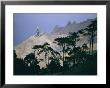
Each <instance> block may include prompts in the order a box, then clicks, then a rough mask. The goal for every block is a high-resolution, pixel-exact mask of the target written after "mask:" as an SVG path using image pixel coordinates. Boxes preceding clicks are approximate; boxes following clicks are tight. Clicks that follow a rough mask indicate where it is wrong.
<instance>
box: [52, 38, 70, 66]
mask: <svg viewBox="0 0 110 88" xmlns="http://www.w3.org/2000/svg"><path fill="white" fill-rule="evenodd" d="M54 41H55V42H54V43H57V44H58V45H59V46H61V47H62V54H63V55H62V60H63V65H64V61H65V56H66V48H67V46H68V44H67V43H68V37H61V38H56V39H54Z"/></svg>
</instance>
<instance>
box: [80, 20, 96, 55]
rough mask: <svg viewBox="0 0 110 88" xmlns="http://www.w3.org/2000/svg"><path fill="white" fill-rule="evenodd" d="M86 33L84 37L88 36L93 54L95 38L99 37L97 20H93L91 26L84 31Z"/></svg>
mask: <svg viewBox="0 0 110 88" xmlns="http://www.w3.org/2000/svg"><path fill="white" fill-rule="evenodd" d="M82 30H83V31H84V36H88V38H89V44H90V54H91V52H92V53H93V45H94V40H95V36H96V35H97V20H96V19H95V20H93V21H92V22H91V24H90V25H88V26H87V27H86V28H85V29H82Z"/></svg>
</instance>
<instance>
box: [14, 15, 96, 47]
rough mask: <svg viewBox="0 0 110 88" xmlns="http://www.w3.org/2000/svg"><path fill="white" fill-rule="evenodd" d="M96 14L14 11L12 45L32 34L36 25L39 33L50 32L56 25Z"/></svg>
mask: <svg viewBox="0 0 110 88" xmlns="http://www.w3.org/2000/svg"><path fill="white" fill-rule="evenodd" d="M96 16H97V14H96V13H14V14H13V39H14V40H13V42H14V46H16V45H18V44H20V43H21V42H23V41H24V40H26V39H27V38H29V37H30V36H32V35H34V34H35V32H36V29H37V27H39V30H40V32H41V33H45V32H46V33H51V32H52V30H53V29H54V27H55V26H56V25H59V26H62V27H64V26H65V25H66V24H67V23H68V22H69V21H71V22H74V21H76V22H77V23H79V22H83V21H85V20H87V19H93V18H96Z"/></svg>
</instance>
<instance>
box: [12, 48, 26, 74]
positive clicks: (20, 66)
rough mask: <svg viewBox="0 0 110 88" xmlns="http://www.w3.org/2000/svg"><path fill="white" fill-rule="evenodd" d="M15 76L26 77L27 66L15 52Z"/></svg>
mask: <svg viewBox="0 0 110 88" xmlns="http://www.w3.org/2000/svg"><path fill="white" fill-rule="evenodd" d="M13 52H14V67H13V68H14V75H26V74H27V71H26V65H25V63H24V61H23V59H21V58H17V55H16V51H15V50H14V51H13Z"/></svg>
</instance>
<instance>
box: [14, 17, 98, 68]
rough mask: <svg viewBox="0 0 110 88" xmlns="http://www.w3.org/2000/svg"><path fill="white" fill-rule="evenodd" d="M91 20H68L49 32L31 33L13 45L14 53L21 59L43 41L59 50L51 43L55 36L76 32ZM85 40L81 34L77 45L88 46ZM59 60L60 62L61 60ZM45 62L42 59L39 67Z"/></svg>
mask: <svg viewBox="0 0 110 88" xmlns="http://www.w3.org/2000/svg"><path fill="white" fill-rule="evenodd" d="M92 20H93V19H89V20H86V21H84V22H81V23H75V22H73V23H70V22H68V24H67V25H66V26H65V27H59V26H55V28H54V29H53V31H52V32H51V33H44V34H40V35H39V36H35V35H32V36H31V37H29V38H28V39H27V40H25V41H23V42H22V43H21V44H19V45H18V46H16V47H15V50H16V54H17V56H18V58H22V59H23V58H25V56H26V55H28V54H29V53H32V52H34V49H32V48H33V46H34V45H43V44H44V43H45V42H47V43H48V44H50V47H51V48H53V49H54V50H55V51H58V52H59V51H60V50H61V48H60V47H59V46H58V45H57V44H55V43H53V42H54V39H55V38H60V37H66V36H68V33H69V32H77V31H78V30H80V29H83V28H86V26H88V25H89V24H90V23H91V21H92ZM87 40H88V39H87V37H85V36H81V37H80V41H79V42H77V45H78V46H82V44H84V43H87V44H88V46H89V42H88V41H87ZM94 49H97V43H95V44H94ZM48 55H49V54H48ZM37 57H38V56H37ZM39 58H42V59H44V53H42V54H41V55H40V56H39V57H38V59H39ZM60 62H61V63H62V61H60ZM46 63H47V61H46V62H45V60H43V61H40V62H39V65H40V67H41V68H42V67H46Z"/></svg>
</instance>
